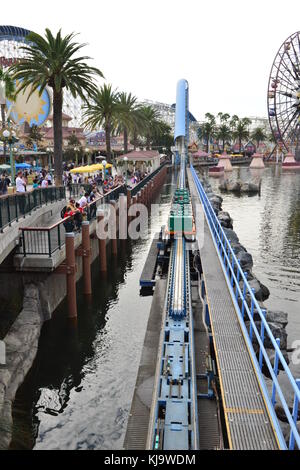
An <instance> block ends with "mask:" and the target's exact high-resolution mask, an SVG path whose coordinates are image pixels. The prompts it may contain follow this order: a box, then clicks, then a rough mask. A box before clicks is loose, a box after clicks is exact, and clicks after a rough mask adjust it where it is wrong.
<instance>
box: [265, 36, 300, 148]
mask: <svg viewBox="0 0 300 470" xmlns="http://www.w3.org/2000/svg"><path fill="white" fill-rule="evenodd" d="M268 115H269V123H270V127H271V130H272V133H273V136H274V139H275V142H276V146H277V147H279V148H281V149H283V150H284V148H285V149H286V150H292V149H294V150H295V151H297V150H298V149H299V145H300V31H298V32H296V33H294V34H292V35H291V36H289V37H288V38H287V39H286V40H285V41H284V43H283V44H282V45H281V46H280V49H279V51H278V52H277V54H276V57H275V59H274V62H273V65H272V69H271V73H270V78H269V85H268ZM276 146H275V148H276Z"/></svg>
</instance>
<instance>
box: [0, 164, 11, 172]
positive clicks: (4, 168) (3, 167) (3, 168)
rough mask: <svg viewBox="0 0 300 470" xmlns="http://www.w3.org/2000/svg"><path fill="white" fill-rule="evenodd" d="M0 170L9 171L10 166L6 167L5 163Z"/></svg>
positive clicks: (0, 166)
mask: <svg viewBox="0 0 300 470" xmlns="http://www.w3.org/2000/svg"><path fill="white" fill-rule="evenodd" d="M0 170H10V165H6V163H3V165H0Z"/></svg>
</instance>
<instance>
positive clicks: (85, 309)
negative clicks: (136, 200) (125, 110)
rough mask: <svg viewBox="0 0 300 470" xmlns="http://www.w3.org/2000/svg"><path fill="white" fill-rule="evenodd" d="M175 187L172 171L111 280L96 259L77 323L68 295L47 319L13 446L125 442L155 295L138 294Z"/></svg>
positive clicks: (18, 406) (18, 410)
mask: <svg viewBox="0 0 300 470" xmlns="http://www.w3.org/2000/svg"><path fill="white" fill-rule="evenodd" d="M173 190H174V186H173V184H172V181H171V179H169V181H168V183H167V184H166V185H165V186H164V187H163V191H162V195H161V197H160V198H159V201H160V205H161V214H160V216H157V215H156V216H155V217H153V218H152V219H151V217H150V221H151V222H152V224H151V228H150V227H149V231H148V235H147V238H146V239H145V240H140V241H138V242H135V243H128V246H127V248H126V250H125V251H124V252H123V256H120V258H119V259H118V262H117V266H114V264H113V262H112V260H111V261H110V263H109V266H110V269H109V271H108V276H107V279H108V281H105V280H103V279H101V278H100V277H99V275H98V272H97V260H96V262H95V263H94V266H93V298H92V303H91V304H88V303H87V301H86V299H85V298H84V296H83V295H81V294H80V292H81V290H82V289H81V285H80V284H79V285H78V291H79V298H78V327H77V329H74V330H73V331H72V330H70V328H69V326H68V325H67V323H66V304H65V302H63V304H62V305H61V306H60V308H59V309H58V310H57V311H56V312H55V315H54V318H53V319H52V320H51V322H48V324H46V325H45V326H44V328H43V331H42V336H41V340H40V345H39V353H38V357H37V359H36V361H35V364H34V366H33V368H32V370H31V372H30V374H29V376H28V377H27V378H26V381H25V383H24V384H23V386H22V387H21V388H20V390H19V391H18V395H17V397H16V401H15V406H14V421H15V433H14V440H13V443H12V446H11V447H12V448H34V449H120V448H122V445H123V440H124V436H125V431H126V426H127V419H128V414H129V410H130V405H131V400H132V396H133V391H134V386H135V381H136V375H137V371H138V367H139V362H140V356H141V352H142V345H143V341H144V336H145V331H146V326H147V321H148V316H149V311H150V307H151V301H152V297H140V296H139V278H140V275H141V272H142V270H143V267H144V263H145V260H146V257H147V254H148V251H149V248H150V244H151V241H152V237H153V235H154V233H155V232H157V231H159V230H160V228H161V226H162V225H163V224H165V223H166V222H167V217H168V213H169V210H170V201H171V195H172V193H173ZM156 202H158V201H156Z"/></svg>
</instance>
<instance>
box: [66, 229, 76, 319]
mask: <svg viewBox="0 0 300 470" xmlns="http://www.w3.org/2000/svg"><path fill="white" fill-rule="evenodd" d="M66 272H67V273H66V278H67V302H68V317H69V318H77V299H76V261H75V245H74V233H72V232H71V233H66Z"/></svg>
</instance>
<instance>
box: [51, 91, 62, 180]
mask: <svg viewBox="0 0 300 470" xmlns="http://www.w3.org/2000/svg"><path fill="white" fill-rule="evenodd" d="M62 106H63V92H62V91H60V92H57V91H55V89H54V90H53V133H54V173H55V185H56V186H62V173H63V168H62Z"/></svg>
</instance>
